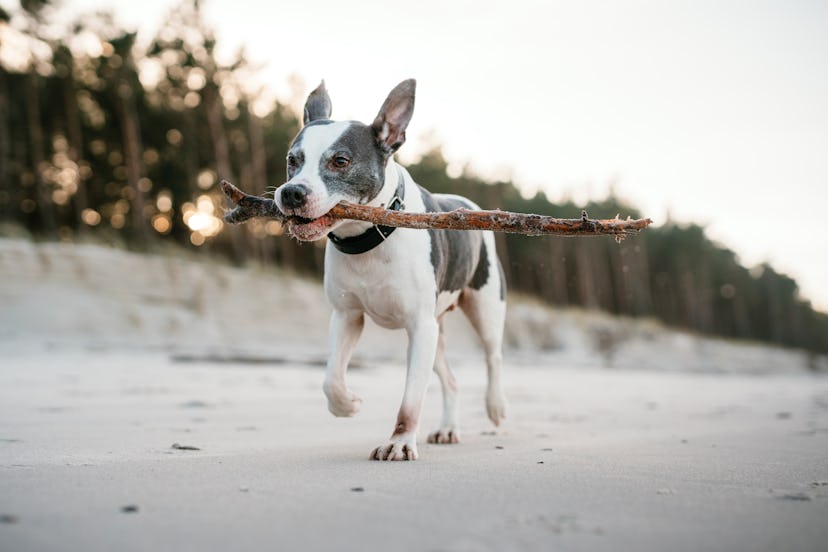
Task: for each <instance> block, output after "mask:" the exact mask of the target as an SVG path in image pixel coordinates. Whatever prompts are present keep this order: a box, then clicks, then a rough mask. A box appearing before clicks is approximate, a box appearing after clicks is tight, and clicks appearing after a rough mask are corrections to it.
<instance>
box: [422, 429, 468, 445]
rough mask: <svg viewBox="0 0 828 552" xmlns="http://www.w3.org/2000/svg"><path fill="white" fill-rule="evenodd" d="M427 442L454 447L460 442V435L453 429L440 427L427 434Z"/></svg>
mask: <svg viewBox="0 0 828 552" xmlns="http://www.w3.org/2000/svg"><path fill="white" fill-rule="evenodd" d="M428 442H429V443H432V444H435V445H454V444H457V443H459V442H460V434H459V433H458V431H457V428H455V427H441V428H440V429H438V430H437V431H435V432H433V433H429V435H428Z"/></svg>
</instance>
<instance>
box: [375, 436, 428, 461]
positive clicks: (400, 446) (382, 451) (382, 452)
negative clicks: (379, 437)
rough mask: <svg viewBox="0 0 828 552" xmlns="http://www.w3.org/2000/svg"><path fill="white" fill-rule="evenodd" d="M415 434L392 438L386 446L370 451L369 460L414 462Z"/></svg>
mask: <svg viewBox="0 0 828 552" xmlns="http://www.w3.org/2000/svg"><path fill="white" fill-rule="evenodd" d="M416 459H417V436H416V434H409V435H400V436H398V437H392V438H391V440H390V441H389V442H388V444H386V445H380V446H378V447H377V448H375V449H374V450H373V451H371V460H416Z"/></svg>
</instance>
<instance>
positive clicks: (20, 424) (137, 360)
mask: <svg viewBox="0 0 828 552" xmlns="http://www.w3.org/2000/svg"><path fill="white" fill-rule="evenodd" d="M0 276H2V281H3V285H2V287H1V288H0V300H2V303H0V304H2V307H0V309H1V310H0V550H2V551H3V552H5V551H9V552H11V551H35V550H89V551H97V550H113V549H119V550H172V549H174V550H262V549H275V550H295V549H303V550H364V549H366V548H372V547H379V548H384V549H392V550H447V551H448V550H452V551H462V550H653V551H656V550H665V549H669V550H688V551H689V550H723V551H724V550H728V551H729V550H751V551H762V550H768V551H770V550H786V551H799V550H802V551H805V550H814V551H816V550H825V547H826V543H828V523H826V520H828V377H826V374H825V372H824V371H821V370H822V368H823V365H824V359H813V358H809V357H808V356H807V355H804V354H802V353H799V352H796V351H782V350H778V349H771V348H768V347H763V346H759V345H750V344H734V343H729V342H722V341H717V340H708V339H703V338H700V337H698V336H692V335H687V334H682V333H679V332H673V331H670V330H666V329H664V328H661V327H659V326H657V325H654V324H652V323H649V322H646V321H644V322H635V323H633V322H629V321H627V322H623V321H614V320H612V319H609V318H608V317H601V316H599V315H592V314H589V313H577V312H556V311H550V310H548V309H543V308H541V307H540V306H537V305H534V304H532V303H531V302H527V301H522V300H516V301H515V302H514V305H513V308H512V311H511V314H510V316H511V318H510V321H509V332H510V334H508V335H507V342H508V343H509V347H508V348H507V350H506V354H505V381H504V384H505V391H506V395H507V398H508V400H509V410H508V419H507V421H506V423H505V425H503V426H501V427H500V428H493V427H492V426H491V425H490V423H489V422H488V420H487V419H486V416H485V413H484V406H483V391H484V386H485V370H484V368H483V365H482V355H481V354H480V353H479V352H478V351H477V350H476V348H475V345H474V341H473V339H472V338H471V335H470V332H469V331H468V328H466V327H464V322H462V320H460V318H459V317H457V321H456V322H453V324H455V325H454V326H453V327H452V330H451V333H450V336H451V337H450V338H449V360H450V362H451V364H452V366H453V368H454V370H455V371H456V374H457V378H458V380H459V383H460V389H461V395H460V414H461V416H460V420H461V423H462V424H463V426H462V427H463V433H462V435H461V438H462V443H461V444H459V445H429V444H427V443H425V435H424V433H425V432H427V431H429V430H430V429H432V428H433V427H435V426H436V424H437V422H438V418H439V410H440V395H439V386H438V385H437V383H436V381H432V385H431V386H430V388H429V393H428V396H427V399H426V407H425V414H424V417H423V420H422V429H421V432H422V434H421V438H420V445H419V446H420V459H419V460H418V461H416V462H399V463H385V462H371V461H369V460H368V454H369V452H370V451H371V450H372V449H373V447H375V446H376V445H378V444H380V443H382V442H383V441H384V440H385V438H386V437H387V436H388V434H389V433H390V432H391V430H392V425H393V421H394V416H395V414H396V409H397V406H398V404H399V398H400V395H401V392H402V386H403V381H404V374H403V371H404V349H403V348H402V344H404V340H403V336H402V335H399V334H389V333H388V332H385V331H381V330H379V329H377V328H375V327H369V328H368V330H367V334H366V335H365V337H364V339H363V341H362V343H361V345H360V347H359V349H358V350H357V355H356V357H355V366H354V367H353V368H352V370H351V372H350V374H349V375H350V383H351V386H352V387H353V389H354V390H355V391H356V392H358V393H359V394H360V395H361V396H362V397H363V399H364V403H363V408H362V411H361V412H360V413H359V414H358V415H357V416H356V417H355V418H351V419H338V418H334V417H333V416H331V415H330V414H329V413H328V411H327V409H326V406H325V399H324V395H323V394H322V392H321V385H322V379H323V367H322V364H323V363H324V358H325V351H326V345H325V343H326V328H325V323H324V320H325V318H326V317H327V312H329V311H327V307H326V306H325V305H324V302H322V303H319V301H322V299H321V297H322V294H321V289H320V286H319V284H318V283H316V282H314V281H310V280H302V279H297V278H295V277H293V276H289V275H284V274H278V273H268V272H266V271H256V270H246V271H245V270H238V269H232V268H229V267H223V266H216V265H211V264H207V263H198V262H192V261H187V260H182V259H176V258H170V257H149V258H146V257H140V256H137V255H133V254H128V253H125V252H122V251H116V250H111V249H106V248H101V247H95V246H85V247H68V246H57V245H42V246H35V245H33V244H30V243H28V242H24V241H18V240H0ZM242 290H244V291H246V292H248V293H241V291H242ZM317 304H318V306H319V308H318V309H317V308H315V307H314V308H313V309H309V308H308V305H317ZM273 312H279V313H280V314H279V315H278V316H276V315H274V314H273ZM596 328H598V329H600V330H601V332H603V333H606V332H610V334H611V335H614V336H618V338H619V339H618V340H617V341H618V343H616V344H615V345H614V346H613V347H612V348H611V351H610V352H609V353H608V352H607V351H606V350H602V349H601V348H596V346H595V341H594V339H593V337H591V336H594V335H595V332H596Z"/></svg>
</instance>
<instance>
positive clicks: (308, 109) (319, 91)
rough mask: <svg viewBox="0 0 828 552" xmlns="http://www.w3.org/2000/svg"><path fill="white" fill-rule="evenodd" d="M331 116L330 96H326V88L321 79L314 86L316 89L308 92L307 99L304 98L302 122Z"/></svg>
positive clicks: (306, 122)
mask: <svg viewBox="0 0 828 552" xmlns="http://www.w3.org/2000/svg"><path fill="white" fill-rule="evenodd" d="M330 118H331V97H330V96H328V90H327V89H326V88H325V81H324V80H323V81H322V82H321V83H319V86H317V87H316V90H314V91H313V92H311V93H310V95H309V96H308V99H307V100H305V116H304V122H305V124H308V123H309V122H311V121H315V120H317V119H330Z"/></svg>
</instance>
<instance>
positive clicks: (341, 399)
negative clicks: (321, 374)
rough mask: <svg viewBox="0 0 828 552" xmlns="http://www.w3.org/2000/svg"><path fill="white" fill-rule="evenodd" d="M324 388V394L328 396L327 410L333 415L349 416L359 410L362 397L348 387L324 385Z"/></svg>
mask: <svg viewBox="0 0 828 552" xmlns="http://www.w3.org/2000/svg"><path fill="white" fill-rule="evenodd" d="M324 390H325V396H327V397H328V410H330V411H331V414H333V415H334V416H339V417H350V416H354V415H356V413H357V412H359V409H360V407H361V406H362V398H361V397H360V396H359V395H357V394H356V393H353V392H352V391H351V390H350V389H347V388H345V389H343V388H340V387H333V386H327V385H326V386H324Z"/></svg>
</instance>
